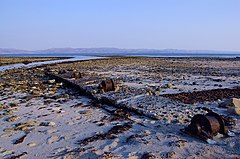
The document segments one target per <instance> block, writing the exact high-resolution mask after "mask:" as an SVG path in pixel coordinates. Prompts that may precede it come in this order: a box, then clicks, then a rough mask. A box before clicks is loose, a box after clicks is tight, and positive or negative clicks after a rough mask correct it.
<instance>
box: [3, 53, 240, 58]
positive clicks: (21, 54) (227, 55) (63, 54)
mask: <svg viewBox="0 0 240 159" xmlns="http://www.w3.org/2000/svg"><path fill="white" fill-rule="evenodd" d="M0 56H6V57H11V56H12V57H79V56H144V57H221V58H236V57H240V53H238V54H237V53H236V54H226V53H222V54H220V53H219V54H214V53H40V54H39V53H35V54H24V53H19V54H10V53H9V54H0Z"/></svg>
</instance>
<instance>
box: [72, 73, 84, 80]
mask: <svg viewBox="0 0 240 159" xmlns="http://www.w3.org/2000/svg"><path fill="white" fill-rule="evenodd" d="M72 78H75V79H79V78H82V74H81V72H74V73H73V74H72Z"/></svg>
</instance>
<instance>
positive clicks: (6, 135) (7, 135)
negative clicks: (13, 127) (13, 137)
mask: <svg viewBox="0 0 240 159" xmlns="http://www.w3.org/2000/svg"><path fill="white" fill-rule="evenodd" d="M9 136H10V134H3V135H2V136H1V137H2V138H6V137H9Z"/></svg>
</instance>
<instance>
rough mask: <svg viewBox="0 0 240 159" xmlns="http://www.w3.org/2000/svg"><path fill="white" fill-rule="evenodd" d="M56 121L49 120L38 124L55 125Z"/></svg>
mask: <svg viewBox="0 0 240 159" xmlns="http://www.w3.org/2000/svg"><path fill="white" fill-rule="evenodd" d="M55 125H56V123H55V122H53V121H51V122H41V123H40V126H55Z"/></svg>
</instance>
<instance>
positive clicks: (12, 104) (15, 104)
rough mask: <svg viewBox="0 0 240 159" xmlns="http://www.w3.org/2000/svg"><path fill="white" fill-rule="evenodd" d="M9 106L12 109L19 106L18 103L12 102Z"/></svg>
mask: <svg viewBox="0 0 240 159" xmlns="http://www.w3.org/2000/svg"><path fill="white" fill-rule="evenodd" d="M9 105H10V107H16V106H18V104H17V102H12V103H10V104H9Z"/></svg>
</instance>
